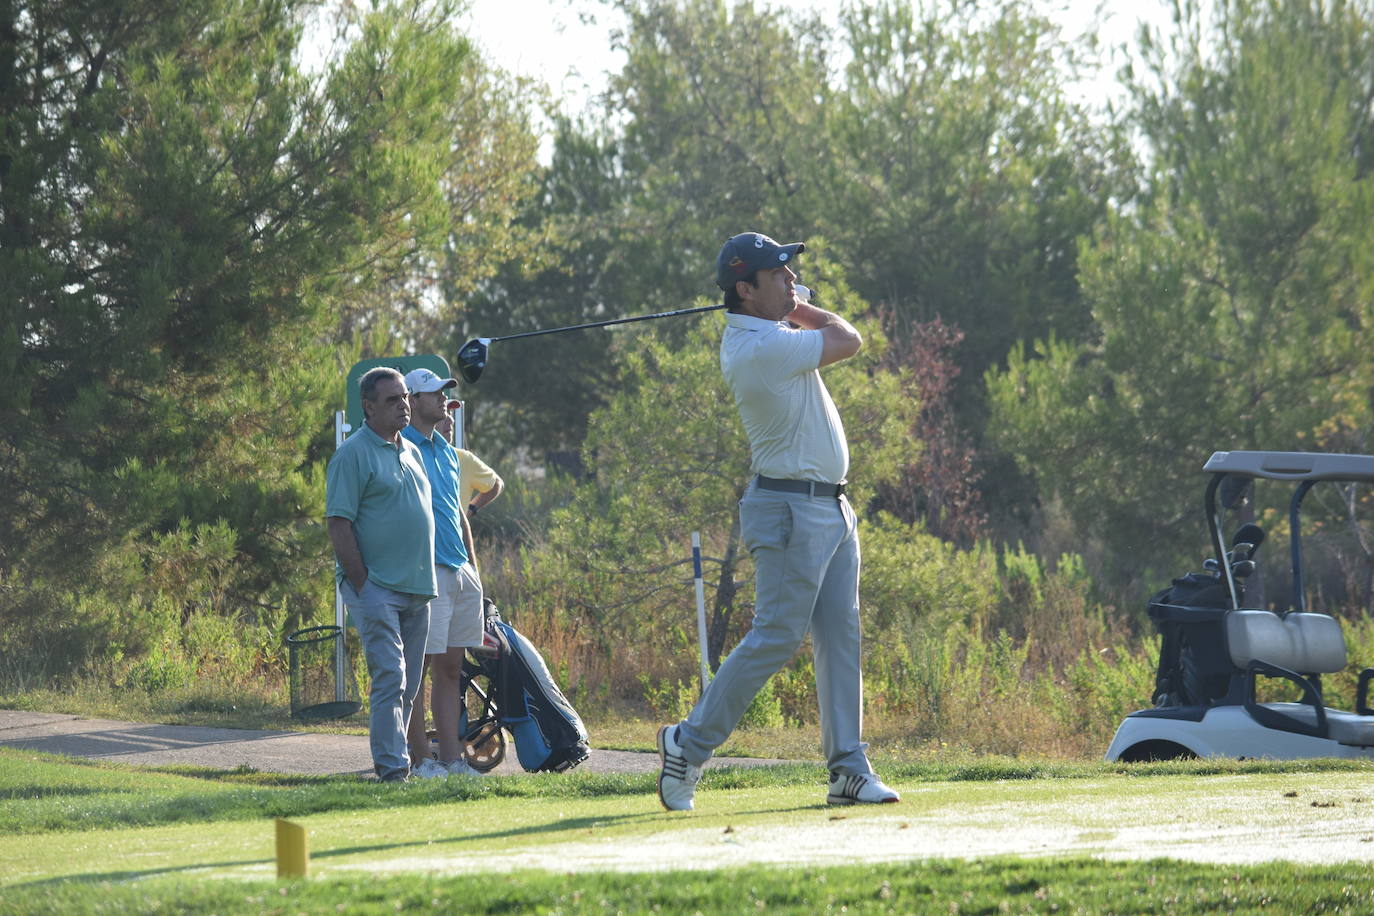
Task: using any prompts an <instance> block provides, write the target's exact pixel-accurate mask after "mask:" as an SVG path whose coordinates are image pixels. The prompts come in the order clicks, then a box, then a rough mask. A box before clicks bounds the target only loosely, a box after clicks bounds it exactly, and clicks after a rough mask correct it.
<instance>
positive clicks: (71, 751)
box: [0, 710, 781, 776]
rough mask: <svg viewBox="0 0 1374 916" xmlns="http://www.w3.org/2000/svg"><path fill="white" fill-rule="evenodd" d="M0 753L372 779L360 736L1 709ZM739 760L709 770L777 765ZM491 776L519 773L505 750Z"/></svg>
mask: <svg viewBox="0 0 1374 916" xmlns="http://www.w3.org/2000/svg"><path fill="white" fill-rule="evenodd" d="M0 747H15V748H24V749H27V750H35V751H44V752H46V753H50V754H65V755H67V756H70V757H85V758H87V759H91V760H108V761H111V762H114V763H127V764H132V765H135V766H173V765H188V766H206V767H221V768H233V767H238V766H247V767H251V768H252V769H255V770H260V771H263V772H273V773H323V774H327V773H357V774H359V775H369V776H370V775H371V773H372V757H371V755H370V753H369V752H368V745H367V738H365V737H363V736H361V735H327V734H320V733H316V732H282V731H251V730H247V729H239V728H205V727H201V726H191V725H150V724H146V723H140V722H119V721H114V720H110V719H83V718H80V717H78V716H69V715H64V714H60V713H42V712H19V711H15V710H0ZM779 762H781V761H778V760H763V759H758V758H746V757H718V758H716V759H715V760H713V761H711V763H710V764H709V766H758V765H763V764H770V763H779ZM579 769H582V770H586V771H590V772H593V773H652V772H657V770H658V755H657V754H646V753H640V752H637V751H612V750H593V751H592V756H591V758H590V759H588V760H587V761H585V762H584V763H582V764H581V766H580V767H579ZM493 772H496V773H522V772H524V771H523V770H522V769H521V768H520V765H519V763H517V762H516V759H515V749H514V747H513V746H511V747H510V748H509V753H508V754H507V756H506V759H505V760H504V761H502V763H501V765H500V766H498V767H497V768H496V769H495V770H494V771H493Z"/></svg>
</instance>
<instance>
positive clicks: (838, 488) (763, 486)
mask: <svg viewBox="0 0 1374 916" xmlns="http://www.w3.org/2000/svg"><path fill="white" fill-rule="evenodd" d="M755 480H757V482H758V485H759V489H760V490H779V491H781V492H783V493H805V494H806V495H807V496H834V497H840V496H843V495H844V485H845V483H846V482H845V481H843V480H841V481H840V482H839V483H818V482H816V481H814V480H779V479H778V478H776V477H764V476H763V475H762V474H760V475H759V476H758V477H757V478H755Z"/></svg>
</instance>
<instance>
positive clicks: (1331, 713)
mask: <svg viewBox="0 0 1374 916" xmlns="http://www.w3.org/2000/svg"><path fill="white" fill-rule="evenodd" d="M1226 643H1227V651H1228V652H1229V653H1230V656H1231V662H1232V664H1234V665H1235V666H1236V667H1237V668H1239V669H1241V670H1242V671H1244V672H1245V680H1246V685H1245V708H1246V710H1247V711H1249V713H1250V715H1251V716H1253V717H1254V718H1255V720H1256V721H1258V722H1261V723H1262V724H1264V725H1267V726H1269V727H1270V728H1279V729H1282V730H1284V731H1292V732H1297V733H1298V734H1308V735H1313V736H1315V737H1320V738H1330V739H1331V740H1333V741H1337V742H1339V743H1341V744H1346V745H1351V746H1354V747H1374V715H1370V714H1368V706H1367V703H1366V696H1367V692H1368V686H1369V680H1370V673H1369V672H1368V671H1365V672H1362V673H1361V675H1360V684H1359V698H1358V702H1357V704H1356V708H1357V710H1358V712H1354V713H1350V712H1342V711H1340V710H1336V709H1330V708H1327V707H1326V705H1325V703H1324V702H1323V700H1322V696H1321V688H1320V683H1321V682H1320V680H1319V679H1318V678H1319V676H1320V675H1322V674H1331V673H1333V672H1336V671H1340V670H1342V669H1344V668H1345V665H1346V651H1345V637H1344V636H1343V635H1342V634H1341V625H1340V623H1339V622H1338V621H1337V620H1336V618H1334V617H1331V616H1328V615H1326V614H1312V613H1307V612H1300V611H1293V612H1290V613H1288V614H1284V615H1279V614H1275V613H1274V612H1272V611H1264V610H1255V609H1250V608H1238V609H1236V610H1233V611H1231V612H1229V613H1228V614H1227V615H1226ZM1256 675H1264V676H1267V677H1277V678H1283V679H1285V680H1288V681H1291V682H1293V683H1294V684H1296V685H1298V686H1299V687H1300V688H1301V689H1302V691H1303V700H1302V702H1300V703H1259V702H1257V701H1256V699H1255V676H1256ZM1361 713H1364V714H1363V715H1361Z"/></svg>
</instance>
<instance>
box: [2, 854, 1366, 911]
mask: <svg viewBox="0 0 1374 916" xmlns="http://www.w3.org/2000/svg"><path fill="white" fill-rule="evenodd" d="M1372 910H1374V885H1372V884H1371V882H1370V878H1369V874H1368V867H1367V866H1363V865H1341V866H1330V867H1299V866H1294V865H1284V864H1279V865H1265V866H1249V867H1229V866H1227V867H1220V866H1206V865H1193V864H1188V863H1180V862H1173V861H1165V860H1159V861H1147V862H1125V863H1123V862H1101V861H1098V860H1094V859H1073V860H1065V861H1020V860H1014V859H992V860H984V861H978V862H959V861H923V862H915V863H904V864H900V865H873V866H863V865H854V866H845V867H836V868H799V869H778V868H760V867H750V868H741V869H732V870H729V871H725V872H682V871H677V872H655V873H648V874H618V873H606V872H600V873H585V874H573V875H565V874H556V873H549V872H518V873H514V874H509V875H502V876H499V877H492V876H459V877H437V876H434V875H425V874H419V875H404V876H393V877H376V876H360V877H350V878H347V879H338V880H324V881H317V880H306V881H290V882H274V881H245V882H240V881H219V880H211V881H195V880H189V879H178V880H157V881H146V882H138V883H134V884H116V883H108V882H101V883H94V884H73V883H54V884H47V885H40V886H35V887H27V888H22V889H19V890H14V889H11V890H9V891H6V892H0V914H11V913H13V914H20V913H24V914H47V913H53V914H73V916H81V914H97V913H99V914H120V913H139V914H157V913H179V914H180V913H185V914H211V913H214V914H226V913H261V914H295V913H341V912H343V913H350V914H373V913H377V914H380V913H397V912H433V913H473V914H487V913H491V914H502V913H522V914H523V913H531V914H540V913H548V914H552V913H566V914H580V913H706V914H734V913H749V914H757V913H798V914H803V913H804V914H810V913H839V912H850V913H940V914H944V913H958V914H974V913H978V914H1000V913H1119V914H1130V913H1178V914H1191V913H1219V912H1220V913H1265V914H1273V913H1336V912H1344V913H1367V912H1370V911H1372Z"/></svg>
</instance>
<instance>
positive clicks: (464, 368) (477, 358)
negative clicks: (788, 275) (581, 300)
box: [458, 283, 811, 385]
mask: <svg viewBox="0 0 1374 916" xmlns="http://www.w3.org/2000/svg"><path fill="white" fill-rule="evenodd" d="M792 288H793V290H795V292H796V296H797V299H799V300H800V301H802V302H806V301H808V300H809V299H810V298H811V290H809V289H807V288H806V287H805V286H802V285H801V284H800V283H797V284H793V287H792ZM723 308H725V306H724V305H723V304H722V305H703V306H700V307H699V308H691V309H677V310H675V311H671V312H656V313H654V314H653V315H636V316H633V317H631V318H612V319H610V320H609V321H594V322H592V323H591V324H573V325H568V326H567V327H565V328H545V329H544V330H542V331H525V332H524V333H523V334H507V335H506V336H505V337H474V338H473V339H472V340H469V341H468V342H467V343H465V344H463V346H462V347H461V348H460V349H459V350H458V374H459V376H461V377H462V379H463V381H465V382H467V383H468V384H469V385H471V384H472V383H474V382H476V381H477V380H478V379H479V378H481V377H482V370H483V369H485V368H486V367H487V351H488V350H489V349H490V347H491V345H492V344H494V343H496V342H497V341H498V340H519V339H520V338H521V337H538V336H539V335H541V334H561V333H563V332H564V331H585V330H586V329H587V328H604V327H606V326H607V325H612V324H628V323H629V322H631V321H650V320H652V319H655V318H676V317H677V316H678V315H695V314H696V313H698V312H714V311H718V310H719V309H723Z"/></svg>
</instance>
